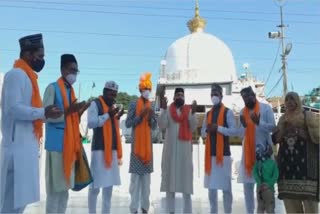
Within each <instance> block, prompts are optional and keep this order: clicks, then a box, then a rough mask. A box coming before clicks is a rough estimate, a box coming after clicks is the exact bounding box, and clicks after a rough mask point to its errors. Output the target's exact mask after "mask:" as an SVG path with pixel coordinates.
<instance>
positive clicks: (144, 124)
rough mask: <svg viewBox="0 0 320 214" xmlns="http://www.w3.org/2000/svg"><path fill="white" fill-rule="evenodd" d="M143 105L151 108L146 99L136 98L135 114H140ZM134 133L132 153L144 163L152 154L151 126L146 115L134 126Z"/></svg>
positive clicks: (147, 161) (148, 160)
mask: <svg viewBox="0 0 320 214" xmlns="http://www.w3.org/2000/svg"><path fill="white" fill-rule="evenodd" d="M144 107H146V108H151V102H150V101H149V100H146V101H145V103H144V100H143V98H142V97H140V98H139V99H138V100H137V105H136V116H138V115H140V114H141V112H142V110H143V108H144ZM134 134H135V135H134V137H135V143H134V154H135V155H136V156H137V157H138V158H139V159H140V160H141V161H142V162H143V163H144V164H145V165H146V164H148V163H149V162H150V161H151V156H152V150H151V143H152V142H151V128H150V126H149V124H148V120H147V117H143V119H142V121H141V123H140V124H138V125H137V126H136V127H135V130H134Z"/></svg>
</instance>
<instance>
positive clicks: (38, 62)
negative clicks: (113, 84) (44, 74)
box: [30, 59, 45, 72]
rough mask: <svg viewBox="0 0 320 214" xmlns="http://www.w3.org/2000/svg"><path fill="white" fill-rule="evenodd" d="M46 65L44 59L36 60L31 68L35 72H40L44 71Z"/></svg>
mask: <svg viewBox="0 0 320 214" xmlns="http://www.w3.org/2000/svg"><path fill="white" fill-rule="evenodd" d="M44 64H45V61H44V59H35V60H33V61H32V62H31V65H30V66H31V68H32V69H33V70H34V71H35V72H40V71H41V70H42V69H43V67H44Z"/></svg>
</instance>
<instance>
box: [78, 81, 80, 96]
mask: <svg viewBox="0 0 320 214" xmlns="http://www.w3.org/2000/svg"><path fill="white" fill-rule="evenodd" d="M80 88H81V83H80V82H79V92H78V100H80Z"/></svg>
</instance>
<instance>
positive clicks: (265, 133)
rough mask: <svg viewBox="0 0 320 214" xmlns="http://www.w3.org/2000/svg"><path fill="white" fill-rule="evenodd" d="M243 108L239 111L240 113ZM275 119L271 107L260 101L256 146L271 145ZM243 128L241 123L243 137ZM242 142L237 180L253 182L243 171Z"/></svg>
mask: <svg viewBox="0 0 320 214" xmlns="http://www.w3.org/2000/svg"><path fill="white" fill-rule="evenodd" d="M242 112H243V110H242V111H241V113H240V114H241V115H242ZM275 126H276V124H275V120H274V115H273V111H272V108H271V107H270V106H269V105H268V104H264V103H260V122H259V125H256V142H255V143H256V146H257V145H258V144H264V145H266V144H269V145H271V146H272V145H273V143H272V139H271V132H272V130H273V129H274V128H275ZM244 133H245V128H244V127H243V126H242V125H241V128H240V135H241V136H242V137H244ZM244 143H245V141H244V140H243V141H242V157H241V162H240V166H239V176H238V182H239V183H255V181H254V178H253V176H248V175H247V173H246V172H245V166H244Z"/></svg>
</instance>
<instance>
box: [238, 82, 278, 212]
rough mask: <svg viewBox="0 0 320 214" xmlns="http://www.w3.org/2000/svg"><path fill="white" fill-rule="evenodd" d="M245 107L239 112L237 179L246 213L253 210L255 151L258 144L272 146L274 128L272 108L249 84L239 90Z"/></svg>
mask: <svg viewBox="0 0 320 214" xmlns="http://www.w3.org/2000/svg"><path fill="white" fill-rule="evenodd" d="M240 94H241V96H242V99H243V101H244V104H245V107H244V108H243V109H242V110H241V112H240V122H241V125H242V126H241V128H240V131H241V135H242V136H243V143H242V146H243V150H242V151H243V154H242V160H241V162H240V167H239V178H238V181H239V182H241V183H243V187H244V196H245V204H246V209H247V213H253V212H254V207H255V203H254V184H255V181H254V178H253V176H252V173H253V167H254V163H255V160H256V156H255V151H256V148H257V146H258V145H259V144H262V145H263V146H264V147H266V144H269V145H270V147H272V145H273V144H272V140H271V132H272V130H273V129H274V128H275V120H274V115H273V111H272V108H271V107H270V106H269V105H268V104H265V103H261V102H259V101H258V100H257V98H256V95H255V93H254V91H253V89H252V88H251V86H249V87H246V88H243V89H242V90H241V91H240Z"/></svg>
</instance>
